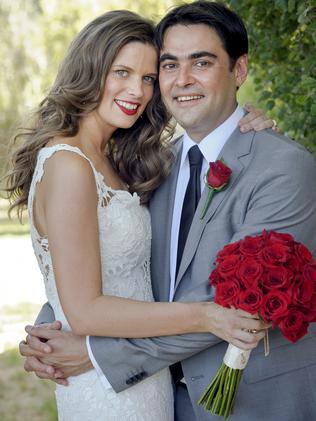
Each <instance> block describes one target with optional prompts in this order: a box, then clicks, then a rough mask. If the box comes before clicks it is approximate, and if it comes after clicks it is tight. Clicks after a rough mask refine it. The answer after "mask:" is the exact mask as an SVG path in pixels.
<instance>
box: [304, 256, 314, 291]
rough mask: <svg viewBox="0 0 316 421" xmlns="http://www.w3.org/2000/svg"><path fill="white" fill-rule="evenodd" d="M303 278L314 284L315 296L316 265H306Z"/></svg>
mask: <svg viewBox="0 0 316 421" xmlns="http://www.w3.org/2000/svg"><path fill="white" fill-rule="evenodd" d="M303 277H304V278H305V279H308V280H309V282H311V283H312V284H313V286H314V294H316V264H314V263H313V264H311V265H305V266H304V268H303Z"/></svg>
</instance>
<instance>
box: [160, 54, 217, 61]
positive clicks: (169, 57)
mask: <svg viewBox="0 0 316 421" xmlns="http://www.w3.org/2000/svg"><path fill="white" fill-rule="evenodd" d="M201 57H210V58H213V59H214V58H217V55H216V54H213V53H210V52H209V51H196V52H194V53H191V54H190V55H189V56H188V58H189V60H192V59H197V58H201ZM166 60H173V61H177V60H179V58H178V57H177V56H174V55H172V54H169V53H165V54H162V55H161V56H160V58H159V61H160V63H161V62H162V61H166Z"/></svg>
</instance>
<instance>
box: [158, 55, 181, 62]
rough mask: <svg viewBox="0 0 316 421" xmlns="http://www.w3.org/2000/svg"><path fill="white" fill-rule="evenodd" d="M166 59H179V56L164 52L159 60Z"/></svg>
mask: <svg viewBox="0 0 316 421" xmlns="http://www.w3.org/2000/svg"><path fill="white" fill-rule="evenodd" d="M166 60H178V58H177V57H176V56H173V55H172V54H168V53H166V54H162V55H161V56H160V58H159V61H160V62H162V61H166Z"/></svg>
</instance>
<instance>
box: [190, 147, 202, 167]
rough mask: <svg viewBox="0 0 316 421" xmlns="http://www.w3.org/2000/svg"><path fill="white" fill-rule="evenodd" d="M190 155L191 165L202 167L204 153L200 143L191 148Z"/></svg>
mask: <svg viewBox="0 0 316 421" xmlns="http://www.w3.org/2000/svg"><path fill="white" fill-rule="evenodd" d="M188 155H189V162H190V167H193V166H196V167H201V166H202V161H203V155H202V153H201V151H200V148H199V147H198V145H195V146H192V147H191V148H190V149H189V152H188Z"/></svg>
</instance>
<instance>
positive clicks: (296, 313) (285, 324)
mask: <svg viewBox="0 0 316 421" xmlns="http://www.w3.org/2000/svg"><path fill="white" fill-rule="evenodd" d="M279 328H280V329H281V332H282V333H283V335H284V336H285V337H286V338H287V339H288V340H289V341H291V342H293V343H294V342H296V341H297V340H299V339H300V338H301V337H302V336H304V335H306V333H307V328H308V323H307V322H306V320H305V317H304V314H303V313H302V312H301V311H300V310H296V309H292V310H290V311H289V313H288V314H287V316H286V317H284V318H283V319H282V321H281V322H280V324H279Z"/></svg>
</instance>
